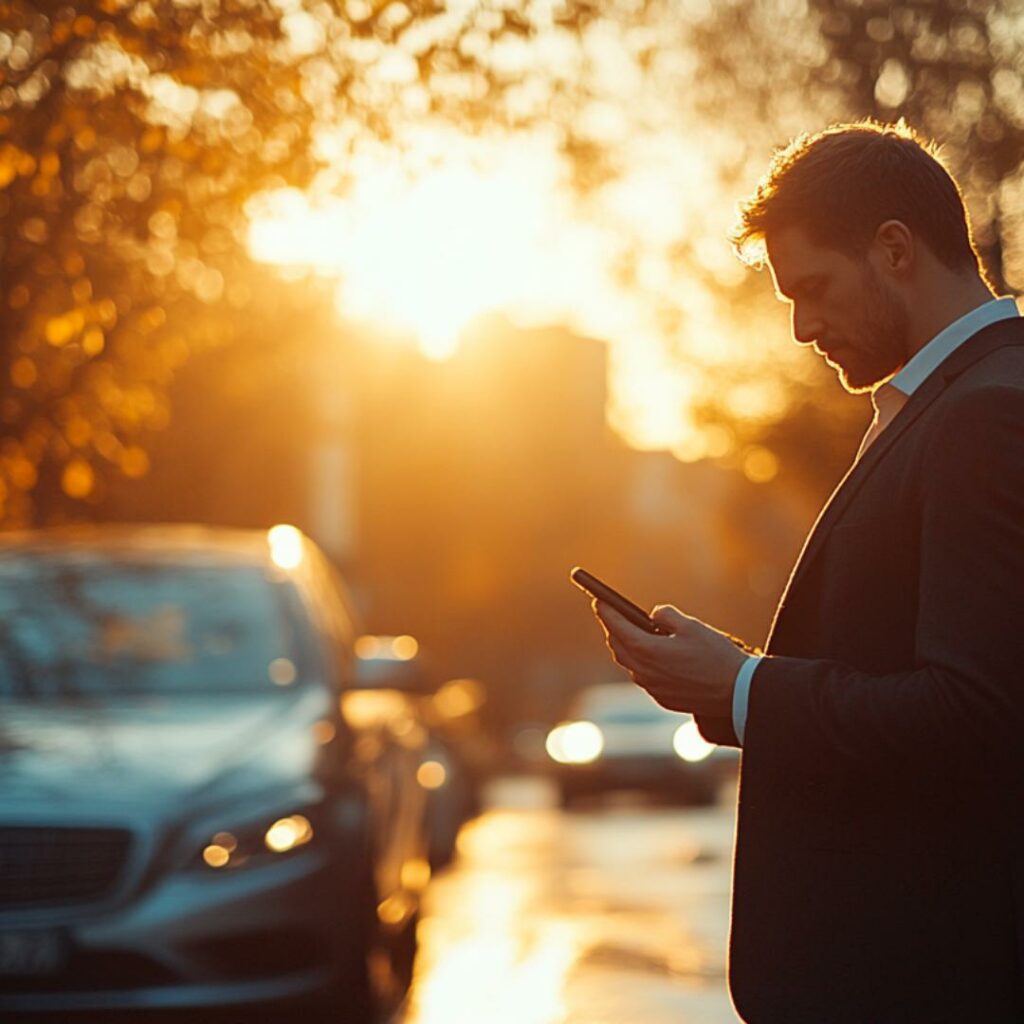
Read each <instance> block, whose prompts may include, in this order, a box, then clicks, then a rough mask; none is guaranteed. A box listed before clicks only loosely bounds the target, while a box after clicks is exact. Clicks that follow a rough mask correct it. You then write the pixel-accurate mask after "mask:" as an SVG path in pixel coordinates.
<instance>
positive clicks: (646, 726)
mask: <svg viewBox="0 0 1024 1024" xmlns="http://www.w3.org/2000/svg"><path fill="white" fill-rule="evenodd" d="M545 746H546V749H547V754H548V757H549V759H550V761H549V763H550V768H551V771H552V773H553V775H554V777H555V780H556V781H557V783H558V786H559V792H560V796H561V802H562V805H563V806H565V807H568V806H571V805H572V804H574V803H576V801H578V800H579V799H581V798H584V797H592V796H598V795H601V794H603V793H607V792H610V791H613V790H619V789H640V790H643V791H645V792H647V793H651V794H657V795H660V796H664V797H666V798H669V799H672V800H675V801H678V802H680V803H685V804H710V803H713V802H714V800H715V798H716V795H717V790H718V784H719V782H720V781H721V779H722V775H723V768H724V767H725V766H726V764H731V763H733V761H734V754H733V753H732V752H731V751H725V750H723V749H721V748H719V747H716V746H715V745H714V744H711V743H708V742H706V741H705V740H704V738H703V737H702V736H701V735H700V733H699V732H698V730H697V723H696V722H695V721H694V720H693V716H692V715H688V714H681V713H678V712H675V711H667V710H666V709H664V708H662V707H661V706H660V705H658V704H656V703H655V702H654V700H652V699H651V697H650V696H648V694H647V693H646V692H645V691H643V690H642V689H640V687H638V686H635V685H634V684H633V683H601V684H597V685H594V686H589V687H587V688H586V689H584V690H583V691H582V692H581V693H580V694H579V695H578V696H577V698H576V700H575V701H574V703H573V706H572V709H571V712H570V716H569V718H568V720H566V721H564V722H561V723H560V724H559V725H557V726H555V728H554V729H552V730H551V731H550V732H549V733H548V736H547V740H546V743H545Z"/></svg>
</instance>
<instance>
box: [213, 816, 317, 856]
mask: <svg viewBox="0 0 1024 1024" xmlns="http://www.w3.org/2000/svg"><path fill="white" fill-rule="evenodd" d="M313 835H314V829H313V825H312V823H311V822H310V820H309V818H308V817H306V816H305V815H303V814H291V815H288V816H287V817H284V818H277V819H275V820H274V821H272V822H270V823H269V824H267V823H265V822H264V823H259V822H256V823H254V824H252V825H248V826H247V827H245V828H241V829H236V830H235V831H234V832H227V831H222V832H216V833H214V835H213V836H212V837H211V838H210V839H209V840H208V841H207V842H206V844H205V845H204V846H203V848H202V851H201V853H200V856H199V858H198V859H199V861H200V862H201V863H202V864H203V865H205V866H206V867H208V868H213V869H214V870H221V869H224V868H240V867H241V866H242V865H243V864H247V863H248V862H249V861H250V860H252V859H253V858H258V857H263V858H264V859H266V858H267V856H268V855H281V854H285V853H290V852H291V851H292V850H297V849H298V848H299V847H300V846H305V845H306V844H307V843H308V842H310V841H311V840H312V839H313Z"/></svg>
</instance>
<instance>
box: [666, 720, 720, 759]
mask: <svg viewBox="0 0 1024 1024" xmlns="http://www.w3.org/2000/svg"><path fill="white" fill-rule="evenodd" d="M672 749H673V750H675V752H676V753H677V754H678V755H679V756H680V757H681V758H682V759H683V760H684V761H690V762H692V763H694V764H695V763H696V762H698V761H703V760H704V758H706V757H707V756H708V755H709V754H710V753H711V751H712V750H714V749H715V744H714V743H708V741H707V740H706V739H704V737H703V736H701V734H700V730H699V729H698V728H697V723H696V722H695V721H693V720H692V719H691V720H690V721H689V722H684V723H683V724H682V725H681V726H679V728H678V729H676V731H675V735H674V736H673V737H672Z"/></svg>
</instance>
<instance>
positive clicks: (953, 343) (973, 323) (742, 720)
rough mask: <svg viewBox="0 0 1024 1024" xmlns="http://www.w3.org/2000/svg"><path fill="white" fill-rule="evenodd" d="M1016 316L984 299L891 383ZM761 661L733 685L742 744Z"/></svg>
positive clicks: (910, 385) (903, 386)
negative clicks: (1002, 321) (989, 327)
mask: <svg viewBox="0 0 1024 1024" xmlns="http://www.w3.org/2000/svg"><path fill="white" fill-rule="evenodd" d="M1015 316H1020V312H1019V311H1018V309H1017V303H1016V301H1015V300H1014V299H1011V298H1003V299H992V300H991V301H989V302H985V303H982V305H980V306H978V307H977V308H976V309H972V310H971V311H970V313H965V314H964V315H963V316H962V317H960V319H959V320H954V321H953V322H952V323H951V324H950V325H949V326H948V327H945V328H943V329H942V330H941V331H939V333H938V334H936V335H935V337H934V338H932V340H931V341H929V342H928V344H927V345H925V346H924V348H922V349H921V350H920V351H918V352H917V353H915V354H914V357H913V358H912V359H911V360H910V361H909V362H908V363H907V365H906V366H904V367H903V369H902V370H900V372H899V373H897V374H896V376H895V377H893V378H891V379H890V380H889V384H890V385H892V387H894V388H896V389H897V390H899V391H902V392H903V393H904V394H905V395H907V397H909V396H910V395H912V394H913V393H914V392H915V391H916V390H917V389H918V388H919V387H920V386H921V385H922V384H923V383H924V381H925V380H926V379H927V378H928V376H929V375H930V374H931V373H932V372H934V371H935V370H936V369H937V368H938V366H939V364H940V363H941V362H942V361H943V360H944V359H945V358H946V357H947V356H949V355H951V354H952V353H953V352H954V351H955V350H956V349H957V348H959V347H960V346H961V345H962V344H963V343H964V342H965V341H966V340H967V339H968V338H970V337H973V336H974V335H975V334H977V333H978V331H980V330H981V329H982V328H983V327H988V326H989V324H994V323H998V321H1000V320H1009V319H1010V318H1011V317H1015ZM760 661H761V656H760V655H757V654H752V655H750V656H749V657H748V658H747V660H746V661H745V662H743V664H742V665H741V666H740V670H739V672H737V673H736V682H735V684H734V685H733V691H732V726H733V729H734V730H735V732H736V736H737V737H738V738H739V741H740V743H741V744H742V743H743V733H744V730H745V728H746V725H747V707H748V705H749V703H750V686H751V683H752V682H753V679H754V671H755V669H756V668H757V666H758V664H759V662H760Z"/></svg>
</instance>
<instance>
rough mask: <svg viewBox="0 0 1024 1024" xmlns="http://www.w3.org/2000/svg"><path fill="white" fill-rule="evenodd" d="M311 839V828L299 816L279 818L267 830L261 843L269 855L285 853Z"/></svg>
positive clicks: (307, 821)
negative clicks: (268, 851)
mask: <svg viewBox="0 0 1024 1024" xmlns="http://www.w3.org/2000/svg"><path fill="white" fill-rule="evenodd" d="M312 838H313V826H312V825H310V823H309V819H308V818H304V817H303V816H302V815H301V814H293V815H292V816H291V817H289V818H280V819H278V820H277V821H275V822H274V824H273V825H271V826H270V828H268V829H267V831H266V833H265V834H264V836H263V842H264V844H265V846H266V847H267V849H268V850H270V852H271V853H287V852H288V851H289V850H295V849H298V847H300V846H305V845H306V843H308V842H309V841H310V839H312Z"/></svg>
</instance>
